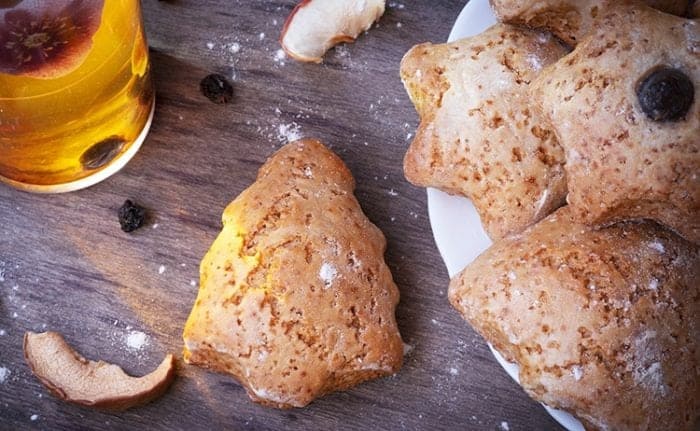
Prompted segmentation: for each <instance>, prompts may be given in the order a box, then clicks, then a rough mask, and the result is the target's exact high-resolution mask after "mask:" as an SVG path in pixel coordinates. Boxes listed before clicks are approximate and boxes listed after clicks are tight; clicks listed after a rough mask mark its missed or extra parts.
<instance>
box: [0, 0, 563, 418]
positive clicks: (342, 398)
mask: <svg viewBox="0 0 700 431" xmlns="http://www.w3.org/2000/svg"><path fill="white" fill-rule="evenodd" d="M464 4H465V2H464V1H458V0H444V1H440V2H425V1H402V2H389V7H388V10H387V13H386V15H385V16H384V17H383V18H382V19H381V22H380V24H379V26H378V27H377V28H374V29H372V30H371V31H370V32H369V33H368V34H366V35H363V36H362V37H360V39H359V40H358V41H357V43H355V44H352V45H348V46H345V47H342V48H340V49H338V50H334V51H332V52H330V53H329V55H328V56H327V57H326V62H325V63H324V64H323V65H304V64H299V63H295V62H293V61H291V60H289V59H280V58H276V55H277V50H278V49H279V44H278V43H277V38H278V36H279V31H280V29H281V27H282V24H283V22H284V19H285V17H286V16H287V14H288V13H289V12H290V10H291V9H292V7H293V6H294V1H291V0H290V1H265V0H255V1H243V0H241V1H232V0H209V1H194V0H179V1H178V0H176V1H173V2H158V1H155V0H147V1H144V2H143V6H144V18H145V22H146V28H147V32H148V37H149V43H150V45H151V47H152V65H153V70H154V74H155V81H156V88H157V108H156V116H155V119H154V123H153V126H152V129H151V132H150V134H149V136H148V139H147V140H146V142H145V144H144V146H143V148H142V149H141V150H140V151H139V153H138V154H137V156H136V157H135V158H134V159H133V160H132V161H131V162H130V163H129V164H128V165H127V167H126V168H125V169H124V170H122V171H121V172H120V173H119V174H117V175H115V176H113V177H112V178H110V179H108V180H107V181H104V182H102V183H100V184H98V185H97V186H94V187H92V188H90V189H87V190H83V191H80V192H75V193H70V194H65V195H52V196H41V195H32V194H27V193H22V192H19V191H16V190H13V189H11V188H9V187H7V186H3V185H0V220H2V224H1V225H0V274H2V277H0V367H4V368H5V369H7V370H8V371H9V375H7V376H6V377H5V380H4V382H2V383H0V428H1V429H101V428H102V429H171V430H172V429H242V430H245V429H251V430H253V429H254V430H266V429H269V430H277V429H290V430H311V429H348V430H350V429H390V430H394V429H409V430H416V429H426V430H427V429H429V430H433V429H459V430H464V429H468V430H495V429H499V428H500V427H501V423H502V422H507V423H508V425H509V428H510V429H511V430H526V429H527V430H530V429H537V430H548V429H560V428H558V426H557V425H556V424H555V422H554V421H553V420H552V419H551V418H549V416H548V415H547V414H546V413H545V411H544V410H543V409H542V407H541V406H539V405H538V404H536V403H535V402H533V401H531V400H530V399H529V398H528V397H527V396H526V395H525V393H524V392H523V391H522V390H521V389H520V388H519V386H518V385H516V384H515V383H514V382H513V381H512V380H510V378H509V377H508V376H507V375H506V374H505V372H504V371H503V370H502V369H501V368H500V367H499V366H498V364H497V363H496V361H495V360H494V359H493V357H492V356H491V354H490V352H489V351H488V349H487V347H486V345H485V343H484V342H483V340H482V339H481V338H480V337H479V336H478V335H476V334H475V333H474V332H473V331H472V330H471V328H469V327H468V325H467V324H466V323H465V322H464V321H463V320H462V319H461V318H460V317H459V316H458V314H457V312H456V311H454V310H453V309H452V308H451V307H450V305H449V304H448V302H447V298H446V291H447V284H448V277H447V272H446V270H445V268H444V266H443V264H442V261H441V259H440V256H439V254H438V252H437V250H436V247H435V244H434V242H433V238H432V234H431V231H430V226H429V222H428V218H427V211H426V197H425V191H424V190H422V189H418V188H415V187H412V186H411V185H410V184H408V183H407V182H406V181H405V180H404V178H403V174H402V158H403V154H404V151H405V150H406V147H407V145H408V139H407V136H408V135H409V134H412V133H413V132H414V131H415V126H416V124H417V116H416V114H415V111H414V109H413V107H412V105H411V103H410V102H409V100H408V98H407V96H406V95H405V92H404V90H403V88H402V85H401V82H400V80H399V77H398V66H399V61H400V59H401V57H402V56H403V54H404V53H405V52H406V51H407V50H408V49H409V48H410V47H411V46H412V45H414V44H416V43H419V42H423V41H436V42H439V41H444V40H445V39H446V38H447V35H448V33H449V30H450V28H451V25H452V23H453V21H454V20H455V19H456V17H457V15H458V13H459V11H460V10H461V9H462V7H463V6H464ZM236 44H238V45H236ZM283 63H284V64H283ZM211 72H219V73H223V74H225V75H227V76H235V80H234V86H235V96H234V100H233V102H232V103H230V104H228V105H224V106H221V105H214V104H212V103H211V102H209V101H208V100H207V99H205V98H204V97H203V96H202V95H201V94H200V93H199V89H198V85H199V81H200V80H201V78H203V77H204V76H205V75H206V74H208V73H211ZM280 126H282V130H280ZM289 129H291V130H292V131H296V132H298V133H299V134H301V135H303V136H308V137H316V138H319V139H321V140H322V141H324V142H325V143H327V144H329V145H330V146H331V147H332V148H333V149H334V150H335V151H336V152H337V153H338V154H339V155H340V156H341V157H342V158H343V160H344V161H345V162H346V163H347V164H348V166H349V168H350V169H351V170H352V172H353V174H354V176H355V179H356V181H357V192H356V194H357V197H358V199H359V201H360V203H361V205H362V207H363V209H364V210H365V212H366V213H367V215H368V216H369V218H370V219H371V220H372V221H373V222H374V223H375V224H377V225H378V226H379V227H380V228H381V229H382V231H384V233H385V235H386V236H387V239H388V251H387V255H386V259H387V262H388V264H389V266H390V268H391V269H392V272H393V274H394V278H395V280H396V283H397V284H398V286H399V289H400V291H401V303H400V304H399V307H398V309H397V317H398V322H399V327H400V330H401V333H402V336H403V338H404V341H405V342H406V343H408V344H409V345H411V346H413V350H412V351H411V352H410V353H409V354H408V355H407V357H406V363H405V365H404V367H403V369H402V370H401V372H400V373H399V374H397V375H396V376H394V377H391V378H386V379H382V380H377V381H373V382H370V383H367V384H363V385H360V386H359V387H357V388H355V389H353V390H350V391H347V392H344V393H337V394H332V395H329V396H326V397H324V398H322V399H320V400H318V401H316V402H314V403H313V404H312V405H310V406H309V407H307V408H305V409H296V410H289V411H278V410H273V409H268V408H264V407H260V406H257V405H255V404H253V403H252V402H250V401H249V400H248V397H247V396H246V395H245V392H244V390H243V389H242V388H241V387H240V386H239V385H238V384H237V383H236V382H235V381H233V380H232V379H231V378H229V377H227V376H223V375H218V374H213V373H208V372H206V371H204V370H202V369H199V368H196V367H191V366H186V365H184V364H183V363H182V361H181V360H180V361H179V364H178V367H179V368H178V374H179V377H178V378H177V380H176V381H175V383H174V385H173V387H172V388H171V390H170V391H169V392H168V393H167V394H166V395H165V396H164V397H163V398H161V399H159V400H157V401H156V402H154V403H152V404H150V405H147V406H145V407H142V408H138V409H134V410H131V411H127V412H125V413H121V414H109V413H102V412H96V411H92V410H88V409H84V408H80V407H76V406H73V405H69V404H66V403H63V402H60V401H58V400H57V399H55V398H54V397H52V396H50V395H49V394H48V393H47V391H46V390H45V389H44V387H43V386H41V384H40V383H39V382H38V380H36V379H35V378H34V377H33V376H32V375H31V374H30V372H29V369H28V367H27V366H26V364H25V363H24V360H23V358H22V351H21V346H22V335H23V333H24V331H26V330H33V331H43V330H55V331H59V332H61V333H63V334H64V335H65V337H66V340H67V341H68V342H69V343H70V344H72V345H73V346H74V347H75V348H76V349H77V350H79V351H80V352H82V353H83V354H84V355H85V356H87V357H89V358H93V359H95V358H102V359H104V360H107V361H110V362H114V363H116V364H119V365H120V366H122V367H123V368H124V369H125V371H127V372H129V373H133V374H144V373H147V372H149V371H150V370H152V369H153V368H155V366H156V365H157V364H158V363H159V362H160V360H161V359H162V358H163V356H164V355H165V354H166V352H173V353H175V354H177V356H178V357H179V358H181V350H182V339H181V334H182V327H183V325H184V322H185V319H186V317H187V315H188V313H189V310H190V307H191V305H192V302H193V300H194V298H195V295H196V286H193V285H192V284H193V283H196V281H197V278H198V264H199V261H200V259H201V257H202V256H203V255H204V253H205V251H206V250H207V248H208V247H209V245H210V243H211V242H212V241H213V240H214V238H215V236H216V235H217V233H218V231H219V229H220V217H221V212H222V211H223V209H224V207H225V205H226V204H227V203H228V202H229V201H231V200H232V199H233V198H234V197H235V196H236V195H237V194H238V193H240V192H241V191H242V190H243V189H244V188H246V187H247V186H248V185H249V184H250V183H251V182H252V181H253V179H254V177H255V175H256V172H257V169H258V168H259V166H260V165H261V164H262V163H263V162H264V160H265V159H266V158H267V157H268V156H269V155H270V154H271V153H272V152H273V151H275V149H277V148H279V147H280V145H281V144H283V143H284V142H285V141H286V140H285V135H289V133H284V132H288V131H289ZM281 132H282V133H281ZM126 198H131V199H134V200H136V201H137V202H139V203H140V204H142V205H144V206H146V207H147V208H149V209H150V211H151V212H150V218H149V220H148V222H147V225H146V226H145V227H143V228H141V229H140V230H138V231H136V232H134V233H133V234H125V233H123V232H122V231H121V230H120V229H119V224H118V222H117V218H116V210H117V208H118V207H119V206H120V205H121V204H122V203H123V201H124V200H125V199H126ZM455 222H459V221H458V220H455ZM130 331H142V332H144V333H146V334H148V340H149V342H148V344H147V345H146V346H144V347H143V348H142V349H140V350H130V349H129V348H128V346H127V343H126V337H127V336H128V334H129V333H130ZM33 415H36V416H33ZM32 418H33V419H34V420H32Z"/></svg>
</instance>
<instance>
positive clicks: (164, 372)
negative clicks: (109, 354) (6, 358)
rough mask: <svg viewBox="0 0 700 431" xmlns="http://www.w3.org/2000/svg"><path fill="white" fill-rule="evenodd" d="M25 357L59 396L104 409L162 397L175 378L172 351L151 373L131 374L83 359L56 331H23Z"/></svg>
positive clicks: (113, 366)
mask: <svg viewBox="0 0 700 431" xmlns="http://www.w3.org/2000/svg"><path fill="white" fill-rule="evenodd" d="M24 358H25V360H26V361H27V364H29V368H31V370H32V373H34V375H35V376H36V377H37V378H38V379H39V380H41V383H43V384H44V386H46V387H47V388H48V389H49V391H51V393H52V394H54V395H56V396H57V397H58V398H61V399H62V400H65V401H69V402H72V403H76V404H80V405H83V406H88V407H95V408H99V409H105V410H113V411H121V410H126V409H128V408H131V407H134V406H137V405H142V404H146V403H148V402H150V401H152V400H154V399H156V398H158V397H159V396H161V395H162V394H163V393H164V392H165V390H166V389H167V388H168V386H169V385H170V383H171V382H172V381H173V379H174V377H175V360H174V358H173V355H171V354H168V355H167V356H166V357H165V359H163V362H161V363H160V365H159V366H158V368H156V370H155V371H153V372H152V373H150V374H147V375H145V376H143V377H131V376H129V375H127V374H126V373H124V371H123V370H122V369H121V368H119V367H118V366H116V365H113V364H108V363H106V362H103V361H99V362H94V361H89V360H87V359H85V358H83V357H82V356H80V354H78V353H77V352H76V351H75V350H73V349H72V348H71V347H70V346H69V345H68V343H66V341H65V340H64V339H63V337H62V336H61V334H59V333H57V332H44V333H41V334H37V333H34V332H27V333H25V334H24Z"/></svg>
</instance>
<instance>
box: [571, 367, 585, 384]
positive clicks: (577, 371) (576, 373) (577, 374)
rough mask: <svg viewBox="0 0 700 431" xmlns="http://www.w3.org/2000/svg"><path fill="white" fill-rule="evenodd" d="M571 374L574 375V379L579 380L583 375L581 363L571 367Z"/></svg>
mask: <svg viewBox="0 0 700 431" xmlns="http://www.w3.org/2000/svg"><path fill="white" fill-rule="evenodd" d="M571 375H573V376H574V380H576V381H577V382H578V381H579V380H581V378H582V377H583V368H581V366H580V365H574V366H573V367H571Z"/></svg>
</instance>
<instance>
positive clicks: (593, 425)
mask: <svg viewBox="0 0 700 431" xmlns="http://www.w3.org/2000/svg"><path fill="white" fill-rule="evenodd" d="M699 285H700V254H699V250H698V247H697V246H695V245H693V244H692V243H690V242H688V241H686V240H684V239H682V238H681V237H679V236H678V235H676V234H675V233H673V232H672V231H670V230H667V229H665V228H663V227H662V226H660V225H658V224H656V223H654V222H651V221H645V222H626V223H620V224H617V225H614V226H612V227H609V228H606V229H600V230H595V229H593V228H590V227H587V226H584V225H581V224H579V223H577V222H576V221H574V219H573V217H572V216H571V211H570V210H569V208H568V207H564V208H562V209H560V210H558V211H557V212H555V213H554V214H552V215H550V216H549V217H547V218H546V219H544V220H543V221H541V222H540V223H538V224H537V225H535V226H533V227H531V228H529V229H528V230H526V231H525V232H523V233H522V234H521V235H516V236H513V237H510V238H507V239H505V240H503V241H500V242H498V243H496V244H495V245H494V246H493V247H491V248H490V249H489V250H487V251H486V252H485V253H484V254H482V255H481V256H479V257H478V258H477V259H476V260H475V261H474V262H473V263H472V264H470V265H469V266H468V267H467V268H466V269H465V270H464V271H462V272H461V273H460V274H459V275H457V276H456V277H455V278H454V279H453V280H452V281H451V284H450V289H449V298H450V302H451V303H452V304H453V306H454V307H455V308H456V309H457V310H458V311H459V312H460V313H461V314H462V315H463V316H464V318H465V319H466V320H467V321H468V322H469V323H470V324H471V325H472V326H473V327H474V328H475V329H476V330H477V332H479V333H480V334H481V335H482V336H483V337H484V338H485V339H486V340H487V341H489V342H490V343H491V344H493V345H494V347H495V348H496V349H497V350H498V351H499V352H501V354H503V356H504V357H505V358H506V359H507V360H509V361H510V362H516V363H517V364H519V366H520V383H521V385H522V386H523V387H524V388H525V390H526V391H527V392H528V394H530V396H532V397H533V398H535V399H537V400H539V401H542V402H544V403H546V404H547V405H549V406H551V407H554V408H560V409H564V410H567V411H570V412H572V413H573V414H575V415H576V416H577V417H578V418H579V419H581V421H582V422H583V423H584V424H585V425H586V428H587V429H589V430H605V429H611V430H671V429H673V430H679V431H681V430H688V431H690V430H693V429H697V428H693V426H694V424H697V423H698V422H696V421H698V420H700V322H699V321H698V318H697V316H698V315H700V286H699Z"/></svg>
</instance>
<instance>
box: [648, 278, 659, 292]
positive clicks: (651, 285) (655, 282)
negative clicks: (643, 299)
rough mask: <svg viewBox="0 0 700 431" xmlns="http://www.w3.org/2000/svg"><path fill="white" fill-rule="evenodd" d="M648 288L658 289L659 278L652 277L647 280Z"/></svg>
mask: <svg viewBox="0 0 700 431" xmlns="http://www.w3.org/2000/svg"><path fill="white" fill-rule="evenodd" d="M649 289H651V290H658V289H659V280H657V279H655V278H652V279H651V281H650V282H649Z"/></svg>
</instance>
